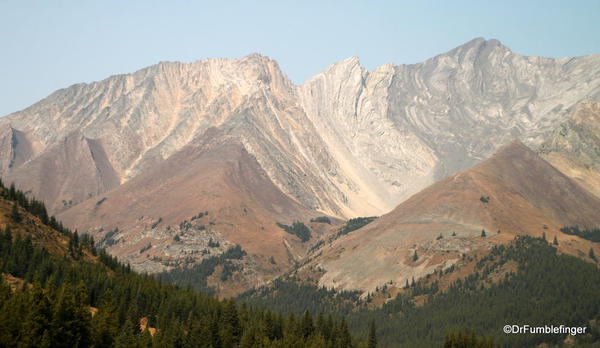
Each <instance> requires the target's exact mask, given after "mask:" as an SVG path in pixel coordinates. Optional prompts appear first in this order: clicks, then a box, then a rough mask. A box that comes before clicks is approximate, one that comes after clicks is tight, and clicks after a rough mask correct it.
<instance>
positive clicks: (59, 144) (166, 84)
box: [0, 39, 600, 282]
mask: <svg viewBox="0 0 600 348" xmlns="http://www.w3.org/2000/svg"><path fill="white" fill-rule="evenodd" d="M598 97H600V56H598V55H594V56H587V57H580V58H567V59H548V58H540V57H524V56H521V55H518V54H515V53H513V52H511V51H510V50H509V49H508V48H506V47H505V46H503V45H501V44H500V43H499V42H498V41H496V40H489V41H486V40H484V39H475V40H473V41H470V42H468V43H466V44H465V45H462V46H460V47H458V48H456V49H454V50H452V51H450V52H447V53H445V54H442V55H439V56H436V57H434V58H432V59H429V60H427V61H425V62H423V63H419V64H414V65H398V66H395V65H392V64H388V65H385V66H382V67H380V68H378V69H376V70H374V71H372V72H369V71H367V70H366V69H364V68H363V67H362V66H361V65H360V63H359V61H358V59H357V58H349V59H346V60H344V61H341V62H339V63H337V64H334V65H332V66H331V67H329V68H327V69H326V70H325V71H323V72H321V73H319V74H317V75H316V76H314V77H313V78H311V79H310V80H308V81H307V82H306V83H304V84H302V85H294V84H292V83H291V82H290V81H289V80H288V79H287V77H286V76H285V75H284V74H283V73H282V72H281V71H280V69H279V67H278V65H277V63H276V62H274V61H273V60H270V59H268V58H266V57H263V56H260V55H256V54H253V55H250V56H247V57H244V58H241V59H206V60H200V61H197V62H194V63H174V62H163V63H159V64H157V65H154V66H151V67H148V68H146V69H142V70H140V71H137V72H135V73H132V74H127V75H118V76H113V77H109V78H107V79H105V80H103V81H99V82H94V83H90V84H78V85H74V86H71V87H69V88H66V89H62V90H59V91H57V92H55V93H53V94H52V95H50V96H48V97H47V98H45V99H43V100H41V101H40V102H38V103H36V104H34V105H32V106H31V107H29V108H27V109H25V110H22V111H19V112H16V113H14V114H11V115H8V116H7V117H4V118H2V119H0V146H1V148H0V170H1V175H2V178H3V179H4V180H5V181H6V182H11V181H14V182H16V184H17V186H18V187H19V188H21V189H22V190H24V191H31V192H32V193H33V194H34V195H35V196H37V197H39V198H42V199H43V200H44V201H45V202H46V203H47V205H48V206H49V208H50V210H51V212H52V213H54V214H58V215H59V217H60V218H62V219H64V220H65V222H66V223H67V224H68V225H69V226H70V227H73V228H79V229H80V230H81V231H91V232H94V233H96V234H97V237H98V238H105V237H106V238H107V240H106V241H105V242H106V243H109V244H111V245H110V248H111V251H112V252H114V253H116V254H117V255H119V256H121V257H125V256H128V257H130V259H129V260H128V261H130V262H132V263H133V264H134V265H136V267H139V269H143V270H144V271H149V272H155V271H159V270H162V269H164V267H167V268H168V267H171V266H167V265H170V264H172V263H174V264H178V262H179V261H181V260H182V259H186V258H187V259H193V260H195V261H198V260H200V259H202V258H203V257H204V256H203V255H205V254H202V255H196V254H194V255H193V256H191V254H189V253H191V250H192V249H194V250H196V249H198V248H200V249H201V250H203V249H204V247H205V246H206V243H207V240H212V239H211V238H214V239H215V240H220V241H222V243H220V244H221V245H222V246H221V247H220V248H221V249H224V248H225V247H226V246H228V245H233V244H234V243H239V244H241V245H242V246H243V247H244V248H248V250H249V251H250V254H251V255H252V257H255V259H252V257H248V259H252V260H249V261H248V262H255V265H259V266H256V267H255V269H259V268H261V269H266V270H264V272H263V271H261V272H257V273H256V274H253V275H251V276H250V275H249V276H248V279H254V280H252V282H258V281H259V280H258V279H259V278H261V277H263V276H268V275H272V274H276V273H277V272H280V271H281V270H283V269H285V268H286V267H287V265H289V264H291V263H292V262H293V260H294V259H297V258H298V257H300V256H301V255H302V250H303V249H305V245H303V244H302V243H300V241H299V240H298V239H297V238H296V237H294V236H291V235H289V234H286V233H285V232H282V230H281V229H278V228H277V227H276V225H275V224H276V222H285V223H290V222H292V221H293V220H294V219H298V220H303V221H306V220H307V219H309V218H310V217H313V216H316V215H317V214H318V215H323V214H328V215H332V216H338V217H344V218H346V217H353V216H372V215H381V214H384V213H386V212H389V211H390V210H391V209H393V208H394V207H395V206H397V204H398V203H400V202H402V201H404V200H405V199H406V198H408V197H410V196H411V195H412V194H414V193H416V192H418V191H419V190H421V189H423V188H425V187H427V186H428V185H430V184H431V183H433V182H434V181H436V180H439V179H440V178H443V177H445V176H447V175H450V174H453V173H455V172H457V171H459V170H461V169H464V168H467V167H470V166H472V165H474V164H475V163H477V162H479V161H480V160H482V159H484V158H486V157H487V156H489V155H490V154H491V153H493V152H494V151H495V150H496V149H497V148H498V147H499V146H501V145H502V144H505V143H508V142H509V141H510V140H511V139H513V138H519V139H521V140H522V141H523V142H525V143H526V144H528V145H532V146H537V145H539V144H540V143H541V142H542V140H543V139H544V137H545V136H547V135H549V134H550V133H551V132H552V131H553V129H555V128H556V127H557V126H558V125H559V124H560V123H561V122H562V121H563V119H564V116H565V115H567V114H568V113H569V112H570V110H571V109H572V108H573V106H574V105H576V104H577V103H579V102H581V101H583V100H589V99H595V98H596V99H597V98H598ZM203 211H209V213H213V212H215V214H217V213H216V212H218V214H217V215H215V217H214V219H215V220H211V221H208V220H210V219H212V218H213V217H212V216H211V218H210V219H209V218H207V217H203V219H204V220H207V221H203V220H198V219H196V220H195V222H194V224H196V225H193V226H192V227H190V226H188V225H187V224H185V223H184V224H182V223H183V222H186V221H187V222H189V220H190V219H191V218H192V217H194V216H196V215H197V213H198V212H203ZM317 211H319V212H318V213H317ZM209 222H212V223H213V225H206V224H207V223H209ZM180 225H181V226H180ZM185 226H187V230H186V228H185ZM209 226H210V228H208V227H209ZM115 228H119V230H118V233H117V232H113V231H114V229H115ZM190 228H192V229H194V228H198V229H200V230H196V231H207V232H202V233H206V234H207V235H203V236H204V237H202V238H200V237H198V235H200V234H202V233H201V232H198V233H195V234H194V233H191V232H190V238H189V239H186V238H183V239H181V235H182V233H184V232H186V231H187V232H189V231H188V230H189V229H190ZM202 228H205V229H202ZM109 232H111V234H110V235H109V236H108V237H107V235H108V234H109ZM142 232H144V233H145V234H143V233H142ZM187 232H186V233H187ZM209 235H210V236H209ZM196 237H198V238H200V239H198V238H196ZM205 237H206V238H205ZM115 238H116V239H115ZM153 238H154V239H155V240H154V241H153V242H152V241H151V240H152V239H153ZM177 238H180V239H181V240H180V241H181V243H180V244H182V245H180V246H181V247H177V248H176V250H171V249H169V247H170V246H172V245H174V244H177V243H175V239H177ZM259 241H261V242H259ZM113 243H115V244H113ZM260 243H265V245H268V247H265V248H262V249H261V247H260V245H261V244H260ZM159 245H160V247H158V246H159ZM142 249H144V252H141V250H142ZM188 249H189V250H188ZM221 249H219V248H216V249H215V250H214V251H215V253H218V252H222V251H223V250H221ZM146 252H147V253H146ZM188 252H189V253H188ZM186 253H188V254H186ZM133 254H135V257H134V256H132V255H133ZM173 255H175V256H173ZM271 256H272V257H273V258H274V261H275V262H276V266H273V265H274V264H273V263H272V262H271V261H269V262H268V263H265V260H270V257H271ZM161 258H166V259H168V260H166V259H165V260H161ZM175 259H177V260H179V261H174V260H175Z"/></svg>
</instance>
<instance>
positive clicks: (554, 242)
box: [552, 236, 558, 245]
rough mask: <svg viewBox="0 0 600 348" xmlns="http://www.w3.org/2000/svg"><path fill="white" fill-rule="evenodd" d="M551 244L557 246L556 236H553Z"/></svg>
mask: <svg viewBox="0 0 600 348" xmlns="http://www.w3.org/2000/svg"><path fill="white" fill-rule="evenodd" d="M552 244H554V245H558V239H556V236H554V240H553V241H552Z"/></svg>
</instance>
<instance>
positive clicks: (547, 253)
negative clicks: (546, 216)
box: [241, 236, 600, 347]
mask: <svg viewBox="0 0 600 348" xmlns="http://www.w3.org/2000/svg"><path fill="white" fill-rule="evenodd" d="M587 261H589V262H586V261H584V260H582V259H580V258H576V257H573V256H569V255H565V254H558V253H557V250H556V249H555V248H554V247H553V246H552V243H549V242H547V241H546V240H544V239H540V238H532V237H527V236H522V237H518V238H517V239H516V240H515V241H514V242H513V243H511V244H510V245H508V246H498V247H494V248H493V249H492V250H491V252H490V254H489V255H488V256H485V257H483V258H480V259H479V260H476V266H475V272H474V273H472V274H471V275H469V276H467V277H463V278H459V279H458V280H456V281H455V282H453V283H452V284H451V285H450V286H449V287H448V288H447V289H445V290H440V289H439V288H438V286H437V282H426V281H425V280H424V281H423V282H417V283H415V284H409V286H408V288H407V289H405V291H404V292H403V294H402V295H398V296H397V297H396V298H392V299H390V300H389V301H387V303H385V304H384V305H383V306H382V307H380V308H378V309H375V310H373V309H367V307H370V305H369V301H371V297H370V296H369V297H367V298H366V299H360V298H359V297H358V296H357V295H354V296H352V295H351V293H336V292H335V291H330V290H326V289H323V288H317V287H315V286H311V285H306V284H298V283H295V282H294V281H293V279H291V280H292V281H278V282H274V283H273V286H272V287H271V288H263V289H259V290H256V291H251V292H248V293H246V294H244V295H243V296H242V297H241V298H242V299H243V300H244V301H245V302H247V303H249V304H251V305H252V306H257V307H269V308H271V309H273V310H278V311H287V312H298V313H300V312H302V311H304V310H306V309H309V310H310V309H316V308H327V309H328V310H332V311H335V312H337V313H339V314H343V315H345V316H346V319H347V321H348V326H349V327H350V330H351V332H356V333H357V334H359V335H361V334H362V335H366V334H367V332H368V330H369V323H370V322H375V324H376V326H377V328H378V329H377V337H379V342H380V344H381V346H382V347H404V346H407V347H433V346H442V344H443V342H444V337H445V336H446V333H449V332H450V333H452V334H451V335H449V336H448V337H447V339H449V340H455V339H456V340H460V337H461V335H463V336H464V337H467V336H468V335H466V336H465V334H464V330H473V331H474V332H475V333H477V334H479V335H483V336H488V337H491V338H493V341H494V342H496V344H500V345H508V346H511V347H513V346H514V347H528V346H536V345H538V344H541V343H549V344H553V345H559V346H560V345H561V344H562V343H563V342H564V340H565V339H566V335H565V334H562V335H544V334H541V335H532V334H529V335H506V334H504V333H503V332H502V328H503V326H504V325H512V324H519V325H523V324H529V325H531V326H536V325H540V326H543V325H552V324H554V325H561V324H564V325H566V326H587V328H588V329H587V333H588V334H586V335H579V336H577V337H576V342H577V343H578V344H581V345H583V346H585V345H587V344H590V345H591V344H595V345H596V346H597V345H598V344H599V343H600V326H598V324H597V323H598V320H600V270H599V269H598V265H597V264H596V263H595V260H593V259H592V258H590V257H587ZM452 272H459V270H452V269H451V272H448V273H447V274H445V275H444V276H450V275H452V274H451V273H452ZM432 279H433V277H432ZM441 279H443V278H441ZM423 296H425V299H424V300H423ZM416 299H421V301H416ZM323 304H324V305H323ZM323 306H324V307H323ZM456 332H458V333H456ZM461 332H462V333H461ZM464 337H463V338H464ZM474 341H477V340H476V339H475V340H474ZM483 341H485V342H487V343H485V344H490V345H492V343H490V342H489V341H486V340H482V342H483Z"/></svg>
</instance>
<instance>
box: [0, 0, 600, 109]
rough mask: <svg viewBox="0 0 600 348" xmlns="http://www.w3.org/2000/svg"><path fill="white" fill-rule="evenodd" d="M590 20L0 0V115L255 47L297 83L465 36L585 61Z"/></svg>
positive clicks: (464, 6)
mask: <svg viewBox="0 0 600 348" xmlns="http://www.w3.org/2000/svg"><path fill="white" fill-rule="evenodd" d="M598 23H600V1H598V0H594V1H533V0H528V1H522V0H521V1H506V0H503V1H483V0H479V1H475V0H473V1H454V0H453V1H377V0H372V1H325V0H321V1H308V0H306V1H284V0H278V1H210V2H209V1H150V0H143V1H124V0H120V1H118V0H104V1H91V0H85V1H83V0H73V1H61V0H52V1H47V0H46V1H27V0H16V1H13V0H0V49H1V50H0V115H6V114H9V113H11V112H14V111H18V110H20V109H22V108H25V107H27V106H29V105H31V104H33V103H34V102H36V101H38V100H40V99H42V98H44V97H46V96H47V95H49V94H50V93H52V92H53V91H55V90H57V89H59V88H64V87H68V86H70V85H72V84H74V83H79V82H91V81H96V80H101V79H104V78H106V77H108V76H110V75H114V74H120V73H129V72H133V71H135V70H138V69H140V68H143V67H145V66H148V65H152V64H155V63H157V62H159V61H166V60H168V61H184V62H190V61H194V60H198V59H202V58H207V57H228V58H238V57H242V56H245V55H247V54H249V53H253V52H258V53H261V54H264V55H267V56H269V57H271V58H273V59H275V60H277V62H278V63H279V65H280V66H281V68H282V69H283V71H284V72H285V73H286V74H287V75H288V76H289V77H290V78H291V79H292V81H294V82H295V83H302V82H303V81H304V80H306V79H307V78H309V77H310V76H312V75H314V74H316V73H318V72H319V71H321V70H323V69H325V68H326V67H327V66H329V65H331V64H333V63H335V62H336V61H339V60H342V59H344V58H347V57H349V56H358V57H360V59H361V63H362V64H363V65H364V66H365V67H366V68H368V69H374V68H376V67H377V66H380V65H383V64H386V63H390V62H392V63H396V64H410V63H417V62H420V61H422V60H424V59H427V58H430V57H432V56H434V55H436V54H440V53H443V52H446V51H448V50H450V49H452V48H454V47H456V46H458V45H461V44H463V43H465V42H467V41H469V40H471V39H473V38H475V37H485V38H486V39H491V38H496V39H498V40H500V41H501V42H502V43H503V44H505V45H506V46H508V47H510V48H511V49H512V50H513V51H514V52H517V53H520V54H524V55H539V56H547V57H567V56H581V55H587V54H596V53H600V25H598Z"/></svg>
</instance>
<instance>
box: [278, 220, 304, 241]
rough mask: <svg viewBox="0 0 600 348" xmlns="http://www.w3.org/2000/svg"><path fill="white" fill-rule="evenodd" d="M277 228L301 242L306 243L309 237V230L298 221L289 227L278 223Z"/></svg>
mask: <svg viewBox="0 0 600 348" xmlns="http://www.w3.org/2000/svg"><path fill="white" fill-rule="evenodd" d="M277 226H279V227H281V228H282V229H283V230H284V231H286V232H287V233H289V234H293V235H294V236H296V237H298V238H300V240H301V241H302V242H306V241H308V240H309V239H310V237H311V234H310V229H309V228H308V227H306V225H305V224H303V223H302V222H300V221H294V223H293V224H292V225H291V226H288V225H284V224H282V223H279V222H278V223H277Z"/></svg>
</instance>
